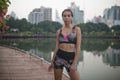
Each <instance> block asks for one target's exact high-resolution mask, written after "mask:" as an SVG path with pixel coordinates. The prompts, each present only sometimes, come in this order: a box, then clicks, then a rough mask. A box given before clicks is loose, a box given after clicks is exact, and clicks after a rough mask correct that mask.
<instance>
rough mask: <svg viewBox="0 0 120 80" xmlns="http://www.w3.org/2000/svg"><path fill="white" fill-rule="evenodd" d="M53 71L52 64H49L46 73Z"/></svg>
mask: <svg viewBox="0 0 120 80" xmlns="http://www.w3.org/2000/svg"><path fill="white" fill-rule="evenodd" d="M52 70H53V63H51V64H50V65H49V67H48V71H49V72H51V71H52Z"/></svg>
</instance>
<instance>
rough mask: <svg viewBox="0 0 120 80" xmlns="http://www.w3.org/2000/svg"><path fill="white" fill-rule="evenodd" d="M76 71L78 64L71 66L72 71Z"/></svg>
mask: <svg viewBox="0 0 120 80" xmlns="http://www.w3.org/2000/svg"><path fill="white" fill-rule="evenodd" d="M75 71H76V64H72V65H71V67H70V72H73V73H74V72H75Z"/></svg>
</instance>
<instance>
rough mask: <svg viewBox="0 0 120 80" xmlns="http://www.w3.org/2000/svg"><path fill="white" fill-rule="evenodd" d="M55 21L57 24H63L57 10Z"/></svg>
mask: <svg viewBox="0 0 120 80" xmlns="http://www.w3.org/2000/svg"><path fill="white" fill-rule="evenodd" d="M55 21H57V22H59V23H61V24H63V20H62V19H60V17H59V14H58V11H57V10H56V17H55Z"/></svg>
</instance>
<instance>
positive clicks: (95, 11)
mask: <svg viewBox="0 0 120 80" xmlns="http://www.w3.org/2000/svg"><path fill="white" fill-rule="evenodd" d="M10 1H11V5H10V6H9V8H8V14H10V13H11V11H14V12H15V13H16V16H17V17H18V18H19V19H21V18H26V19H28V14H29V13H30V12H31V11H32V10H33V9H35V8H40V7H41V6H44V7H50V8H52V13H53V14H52V19H53V20H55V10H56V9H57V11H58V14H59V17H61V13H62V11H63V10H64V9H66V8H68V7H70V5H71V2H75V4H76V5H77V6H79V8H80V10H83V11H84V20H85V21H87V20H91V19H92V18H93V17H94V16H99V15H101V16H103V11H104V9H106V8H111V7H112V6H114V5H117V6H120V0H10Z"/></svg>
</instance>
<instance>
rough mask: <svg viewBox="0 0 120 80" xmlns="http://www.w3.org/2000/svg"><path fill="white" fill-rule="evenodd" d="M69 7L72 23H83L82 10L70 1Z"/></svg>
mask: <svg viewBox="0 0 120 80" xmlns="http://www.w3.org/2000/svg"><path fill="white" fill-rule="evenodd" d="M69 9H70V10H71V11H72V12H73V24H74V25H77V24H80V23H84V11H83V10H80V9H79V7H77V6H76V4H75V3H74V2H72V3H71V6H70V7H69Z"/></svg>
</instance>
